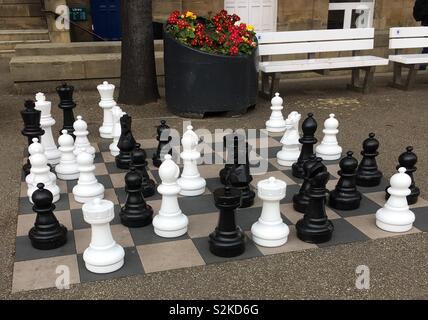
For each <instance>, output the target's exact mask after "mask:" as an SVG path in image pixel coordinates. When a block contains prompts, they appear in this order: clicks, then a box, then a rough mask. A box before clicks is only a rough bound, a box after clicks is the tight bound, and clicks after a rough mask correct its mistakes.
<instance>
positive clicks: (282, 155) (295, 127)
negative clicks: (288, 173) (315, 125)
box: [276, 111, 302, 167]
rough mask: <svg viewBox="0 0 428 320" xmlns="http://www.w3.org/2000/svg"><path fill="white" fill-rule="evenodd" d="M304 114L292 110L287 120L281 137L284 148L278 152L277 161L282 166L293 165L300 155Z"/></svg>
mask: <svg viewBox="0 0 428 320" xmlns="http://www.w3.org/2000/svg"><path fill="white" fill-rule="evenodd" d="M301 117H302V115H301V114H300V113H298V112H297V111H292V112H291V113H290V114H289V115H288V117H287V119H286V120H285V123H286V126H285V132H284V135H283V137H282V139H281V143H282V149H281V150H280V151H278V153H277V154H276V158H277V162H278V164H279V165H281V166H285V167H291V166H292V165H293V163H294V162H296V161H297V159H298V158H299V155H300V146H301V144H300V142H299V139H300V134H299V122H300V119H301Z"/></svg>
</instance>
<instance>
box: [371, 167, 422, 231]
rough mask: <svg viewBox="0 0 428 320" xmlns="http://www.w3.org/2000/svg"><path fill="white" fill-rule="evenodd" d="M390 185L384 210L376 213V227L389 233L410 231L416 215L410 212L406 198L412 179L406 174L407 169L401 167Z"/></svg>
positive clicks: (381, 209)
mask: <svg viewBox="0 0 428 320" xmlns="http://www.w3.org/2000/svg"><path fill="white" fill-rule="evenodd" d="M389 183H390V185H391V186H390V187H389V188H388V193H389V194H390V197H389V198H388V201H387V202H386V203H385V205H384V206H383V208H380V209H379V210H378V211H377V212H376V225H377V226H378V227H379V228H380V229H382V230H385V231H389V232H406V231H409V230H410V229H412V226H413V222H414V221H415V214H414V213H413V212H412V211H410V210H409V205H408V203H407V198H406V197H407V196H408V195H409V194H410V189H409V187H410V185H411V184H412V179H411V178H410V176H409V175H408V174H406V168H404V167H400V168H399V169H398V173H396V174H394V175H393V176H392V177H391V179H390V180H389Z"/></svg>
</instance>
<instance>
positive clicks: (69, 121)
mask: <svg viewBox="0 0 428 320" xmlns="http://www.w3.org/2000/svg"><path fill="white" fill-rule="evenodd" d="M56 92H57V94H58V96H59V104H58V107H59V108H60V109H62V111H63V126H62V128H61V130H59V133H60V134H61V133H62V130H67V133H68V134H69V135H71V136H72V137H73V139H74V140H76V137H75V136H74V128H73V123H74V121H75V119H74V113H73V109H74V108H75V107H76V103H75V102H74V101H73V92H74V87H73V86H69V85H67V84H66V83H63V84H62V85H60V86H58V87H56Z"/></svg>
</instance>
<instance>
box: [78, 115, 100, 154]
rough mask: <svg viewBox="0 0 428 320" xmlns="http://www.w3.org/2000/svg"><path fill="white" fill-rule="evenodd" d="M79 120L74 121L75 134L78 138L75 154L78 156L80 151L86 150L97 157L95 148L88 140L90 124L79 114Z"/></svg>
mask: <svg viewBox="0 0 428 320" xmlns="http://www.w3.org/2000/svg"><path fill="white" fill-rule="evenodd" d="M76 118H77V120H76V121H74V123H73V128H74V135H75V136H76V140H75V141H74V151H73V152H74V154H75V155H76V156H77V155H78V154H79V153H80V152H82V151H83V150H85V151H86V152H88V153H90V154H91V155H92V157H93V158H95V148H94V147H93V146H91V143H90V142H89V140H88V134H89V131H88V124H87V123H86V121H84V120H83V119H82V116H77V117H76Z"/></svg>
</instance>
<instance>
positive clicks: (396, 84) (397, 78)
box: [390, 62, 418, 90]
mask: <svg viewBox="0 0 428 320" xmlns="http://www.w3.org/2000/svg"><path fill="white" fill-rule="evenodd" d="M403 68H408V69H409V71H408V73H407V78H406V79H405V80H403V79H402V75H403ZM417 72H418V69H417V65H415V64H411V65H404V64H402V63H398V62H394V75H393V78H392V83H391V84H390V86H391V87H393V88H396V89H400V90H409V89H410V88H411V87H413V85H414V83H415V79H416V74H417Z"/></svg>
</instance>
